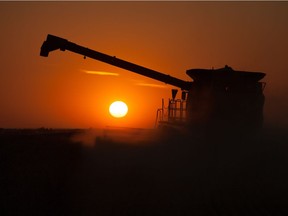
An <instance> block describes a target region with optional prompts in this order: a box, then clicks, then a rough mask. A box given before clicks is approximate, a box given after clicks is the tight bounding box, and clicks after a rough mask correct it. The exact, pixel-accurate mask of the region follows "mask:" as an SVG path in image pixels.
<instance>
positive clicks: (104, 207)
mask: <svg viewBox="0 0 288 216" xmlns="http://www.w3.org/2000/svg"><path fill="white" fill-rule="evenodd" d="M230 138H231V137H230ZM230 138H229V139H220V138H215V137H209V136H205V137H204V138H199V137H197V136H189V137H185V136H181V135H179V134H176V133H173V132H171V131H170V132H167V131H164V132H163V131H161V132H159V131H157V132H155V131H154V130H151V131H150V130H149V131H148V130H147V131H146V130H140V129H133V130H132V129H130V130H129V129H125V130H124V129H123V130H120V129H119V128H118V129H117V128H116V129H111V128H110V129H107V130H102V131H100V132H99V131H95V130H93V129H87V130H86V129H85V130H84V129H67V130H64V129H61V130H56V129H43V128H42V129H35V130H28V129H26V130H21V129H1V130H0V143H1V144H0V170H1V175H0V194H1V204H0V211H1V212H0V215H85V216H88V215H117V216H118V215H125V216H126V215H140V216H142V215H147V216H148V215H149V216H150V215H180V216H182V215H212V216H213V215H219V216H222V215H223V216H224V215H227V216H231V215H245V216H246V215H252V216H254V215H273V216H274V215H288V210H287V206H288V205H287V204H288V196H287V195H288V193H287V192H288V168H287V167H288V146H287V145H288V142H287V141H288V140H287V133H285V132H284V131H281V130H276V129H274V130H272V129H265V130H264V131H263V132H261V133H260V134H258V135H255V136H251V137H248V138H247V137H245V138H242V139H230Z"/></svg>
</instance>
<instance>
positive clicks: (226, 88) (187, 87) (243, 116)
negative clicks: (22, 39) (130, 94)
mask: <svg viewBox="0 0 288 216" xmlns="http://www.w3.org/2000/svg"><path fill="white" fill-rule="evenodd" d="M57 49H60V50H61V51H65V50H69V51H71V52H74V53H78V54H80V55H83V56H84V57H85V58H86V57H90V58H92V59H95V60H98V61H101V62H105V63H108V64H110V65H114V66H116V67H119V68H122V69H126V70H129V71H132V72H135V73H138V74H141V75H144V76H146V77H150V78H152V79H156V80H159V81H162V82H164V83H167V84H170V85H172V86H176V87H178V88H180V89H181V90H182V95H181V99H176V94H177V89H172V99H169V104H168V107H167V108H165V107H164V103H163V102H162V104H163V105H162V108H161V109H158V112H157V118H158V121H159V125H161V126H163V125H166V126H185V127H188V128H197V129H199V128H205V129H212V130H222V131H223V130H227V131H231V129H232V130H235V129H236V130H245V131H251V132H252V131H254V130H255V129H259V128H261V127H262V124H263V106H264V100H265V97H264V95H263V90H264V87H265V83H263V82H260V80H261V79H262V78H263V77H264V76H265V73H261V72H246V71H234V70H233V69H232V68H231V67H228V66H227V65H226V66H225V67H224V68H220V69H190V70H187V72H186V73H187V75H188V76H190V77H191V78H192V79H193V82H189V81H184V80H181V79H178V78H175V77H172V76H169V75H166V74H163V73H159V72H157V71H154V70H151V69H148V68H145V67H142V66H139V65H136V64H133V63H130V62H127V61H124V60H121V59H118V58H116V57H115V56H109V55H106V54H103V53H100V52H97V51H94V50H91V49H88V48H85V47H83V46H79V45H77V44H75V43H72V42H69V41H68V40H66V39H63V38H60V37H56V36H53V35H50V34H48V36H47V39H46V41H44V43H43V45H42V47H41V52H40V55H41V56H45V57H47V56H48V54H49V52H51V51H54V50H57Z"/></svg>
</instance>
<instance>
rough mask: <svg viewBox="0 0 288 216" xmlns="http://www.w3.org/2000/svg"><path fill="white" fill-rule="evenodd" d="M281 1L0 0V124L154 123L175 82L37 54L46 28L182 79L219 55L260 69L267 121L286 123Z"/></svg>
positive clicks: (222, 61)
mask: <svg viewBox="0 0 288 216" xmlns="http://www.w3.org/2000/svg"><path fill="white" fill-rule="evenodd" d="M287 11H288V2H84V3H83V2H0V28H1V40H0V46H1V50H0V61H1V72H0V103H1V108H0V127H3V128H5V127H42V126H43V127H103V126H106V125H122V126H129V127H153V126H154V121H155V117H156V110H157V108H159V107H160V106H161V99H162V98H165V100H167V99H168V98H169V97H171V96H170V90H171V88H173V87H172V86H169V85H165V84H162V83H161V82H158V81H154V80H152V79H149V78H145V77H143V76H140V75H137V74H134V73H131V72H128V71H125V70H121V69H119V68H116V67H113V66H109V65H106V64H105V63H101V62H98V61H95V60H91V59H86V60H84V59H83V57H82V56H80V55H77V54H74V53H70V52H67V51H66V52H60V51H55V52H52V53H51V54H50V56H49V57H48V58H43V57H40V56H39V52H40V47H41V45H42V43H43V41H44V40H45V39H46V36H47V34H54V35H57V36H59V37H63V38H66V39H68V40H70V41H72V42H75V43H77V44H79V45H83V46H86V47H89V48H91V49H95V50H97V51H100V52H104V53H107V54H109V55H113V56H117V57H118V58H122V59H125V60H128V61H131V62H134V63H137V64H140V65H143V66H146V67H148V68H151V69H155V70H158V71H160V72H163V73H166V74H170V75H172V76H175V77H178V78H181V79H185V80H190V78H189V77H188V76H187V75H186V70H187V69H191V68H212V67H214V68H219V67H223V66H224V65H226V64H227V65H229V66H231V67H232V68H234V69H235V70H247V71H261V72H265V73H266V74H267V75H266V77H265V79H264V80H263V81H265V82H266V83H267V86H266V88H265V91H264V93H265V95H266V104H265V121H266V123H273V124H278V125H281V126H283V125H284V126H287V125H288V117H287V109H288V102H287V100H288V96H287V95H288V86H287V81H288V79H287V78H288V75H287V52H288V40H287V38H288V25H287V23H288V13H287ZM85 71H105V72H113V73H118V74H119V76H100V75H96V74H91V73H85ZM150 84H152V85H150ZM116 99H120V100H124V101H125V102H126V103H127V104H128V106H129V113H128V115H127V117H125V118H123V119H120V120H119V119H118V120H116V119H113V118H112V117H111V116H110V115H109V113H108V107H109V105H110V103H111V102H113V101H114V100H116Z"/></svg>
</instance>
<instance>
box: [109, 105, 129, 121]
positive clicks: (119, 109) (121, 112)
mask: <svg viewBox="0 0 288 216" xmlns="http://www.w3.org/2000/svg"><path fill="white" fill-rule="evenodd" d="M109 112H110V114H111V115H112V116H113V117H115V118H122V117H124V116H126V114H127V112H128V107H127V105H126V104H125V103H124V102H122V101H115V102H113V103H112V104H111V105H110V107H109Z"/></svg>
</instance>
